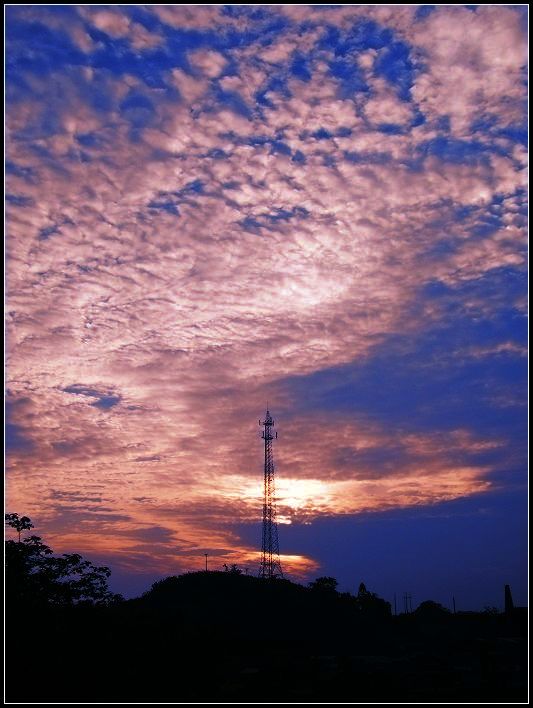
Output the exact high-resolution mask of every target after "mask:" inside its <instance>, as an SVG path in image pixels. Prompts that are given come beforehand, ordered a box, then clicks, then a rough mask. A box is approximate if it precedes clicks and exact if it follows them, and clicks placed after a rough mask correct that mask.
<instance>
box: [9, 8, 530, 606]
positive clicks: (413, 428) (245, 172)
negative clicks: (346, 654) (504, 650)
mask: <svg viewBox="0 0 533 708" xmlns="http://www.w3.org/2000/svg"><path fill="white" fill-rule="evenodd" d="M6 25H7V26H6V42H7V48H6V93H5V101H6V128H7V138H6V153H7V157H6V168H5V171H6V189H7V196H6V223H7V239H6V285H7V296H6V313H7V325H6V352H7V353H6V359H7V374H6V390H7V392H6V421H7V422H6V444H7V453H6V462H7V472H6V488H7V494H8V501H7V507H6V509H7V510H9V511H11V512H17V513H19V514H25V515H28V516H30V517H31V519H32V520H33V522H34V523H35V526H36V532H38V533H39V535H41V536H42V537H43V538H44V539H45V540H46V542H47V543H48V544H49V545H51V546H52V548H54V550H56V551H58V552H70V551H76V552H80V553H82V554H83V555H85V556H86V557H88V558H89V559H90V560H92V561H93V562H100V563H105V564H107V565H109V566H110V567H111V569H112V571H113V575H112V578H111V587H112V589H114V590H115V591H120V592H122V593H124V594H125V595H126V596H134V595H138V594H140V593H141V592H143V591H145V590H146V589H148V587H149V586H150V584H151V583H152V582H153V581H154V580H156V579H158V578H161V577H164V576H167V575H171V574H176V573H181V572H186V571H190V570H200V569H202V568H203V567H204V562H205V558H204V553H208V554H209V555H208V558H209V566H210V568H211V569H213V570H216V569H222V567H223V564H224V563H226V564H231V563H236V564H238V565H239V566H241V567H242V568H246V569H248V572H250V573H254V574H255V573H256V572H257V570H258V565H259V556H260V543H261V492H262V473H263V470H262V454H263V452H262V445H261V439H260V428H259V426H258V419H259V418H261V417H263V416H264V414H265V409H266V405H267V402H268V406H269V409H270V411H271V413H272V415H273V417H274V419H275V421H276V427H277V430H278V436H279V437H278V439H277V440H276V441H275V443H274V456H275V464H276V477H277V510H278V521H279V541H280V550H281V563H282V566H283V568H284V571H285V572H286V574H287V576H288V577H290V578H291V579H293V580H296V581H298V582H307V581H309V580H311V579H313V578H315V577H317V576H320V575H329V576H333V577H335V578H337V580H338V581H339V588H340V589H341V590H350V591H352V592H354V591H356V590H357V587H358V585H359V583H360V582H361V581H364V582H365V584H366V585H367V587H368V588H369V589H370V590H372V591H374V592H377V593H378V594H379V595H381V596H382V597H385V598H386V599H387V600H389V601H391V602H392V600H393V594H394V593H396V594H397V597H398V598H401V597H403V593H404V592H409V593H411V595H412V598H413V600H412V602H413V606H416V605H417V604H418V603H419V602H421V601H423V600H426V599H433V600H436V601H439V602H442V603H443V604H445V605H446V606H450V604H451V598H452V596H454V597H455V598H456V603H457V607H458V609H480V608H483V607H485V606H497V607H500V608H501V607H502V605H503V587H504V585H505V584H506V583H509V584H510V585H511V589H512V591H513V595H514V599H515V604H525V603H526V601H527V600H526V592H527V550H528V549H527V540H526V539H527V511H528V510H527V501H526V499H527V393H526V390H527V324H526V305H527V275H526V258H527V253H526V222H527V209H526V196H527V183H526V171H525V170H526V149H527V148H526V146H527V105H526V101H527V88H526V79H527V69H526V53H527V35H526V33H527V15H526V10H525V6H516V5H513V6H511V5H499V6H496V5H494V6H458V5H457V6H455V5H451V6H450V5H448V6H432V5H412V6H400V7H396V6H386V5H385V6H365V5H347V6H330V5H322V6H318V5H315V6H296V5H263V6H252V5H240V6H218V5H203V6H187V5H182V6H178V5H173V6H158V5H148V6H141V5H132V6H131V5H130V6H104V5H85V6H74V5H63V6H37V5H33V6H32V5H25V6H14V5H12V6H9V7H7V8H6ZM398 603H400V599H398Z"/></svg>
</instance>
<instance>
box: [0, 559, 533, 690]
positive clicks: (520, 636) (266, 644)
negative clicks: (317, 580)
mask: <svg viewBox="0 0 533 708" xmlns="http://www.w3.org/2000/svg"><path fill="white" fill-rule="evenodd" d="M382 609H383V608H382V607H378V609H377V610H376V611H373V610H372V607H367V608H364V609H363V611H362V610H361V607H360V606H358V605H357V603H356V602H355V598H353V597H352V596H347V595H339V594H337V593H335V592H325V591H322V592H320V591H311V590H309V589H307V588H304V587H302V586H299V585H296V584H293V583H290V582H288V581H280V580H276V581H264V580H258V579H257V578H253V577H250V576H244V575H236V574H232V573H214V572H213V573H193V574H188V575H184V576H180V577H178V578H168V579H167V580H166V581H163V582H162V583H159V584H156V586H154V588H153V589H152V590H151V591H150V592H149V593H146V594H145V595H144V596H143V597H142V598H138V599H136V600H129V601H126V602H123V603H118V604H116V605H112V606H109V607H91V606H85V607H81V606H78V607H55V608H54V607H46V608H43V607H41V608H37V607H33V608H30V607H16V606H15V607H12V608H11V609H10V608H8V610H7V615H6V616H7V620H8V625H7V633H6V650H7V658H6V675H7V677H8V679H7V685H6V700H7V702H9V703H14V702H17V703H18V702H20V703H22V702H25V703H31V702H74V703H75V702H93V703H100V702H101V703H108V702H173V703H181V702H206V701H212V702H236V703H248V702H255V703H261V702H279V703H286V702H288V703H290V702H304V703H305V702H349V703H372V702H392V703H398V702H449V703H463V702H480V703H486V702H490V703H495V702H496V703H497V702H505V703H510V702H527V700H528V695H527V665H528V661H527V658H528V657H527V617H526V616H525V614H524V613H523V612H520V611H519V610H517V611H515V612H514V613H513V614H511V615H504V614H490V613H458V614H456V615H453V614H451V613H445V612H440V613H439V612H436V613H431V612H430V613H427V614H425V615H424V614H423V613H422V614H420V613H419V614H416V613H413V614H411V615H400V616H398V617H391V616H388V615H387V613H384V612H383V611H382Z"/></svg>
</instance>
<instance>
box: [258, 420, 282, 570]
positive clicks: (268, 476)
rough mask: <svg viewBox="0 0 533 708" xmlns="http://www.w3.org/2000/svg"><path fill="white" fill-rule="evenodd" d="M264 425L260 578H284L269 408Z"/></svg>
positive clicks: (262, 423)
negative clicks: (280, 555) (280, 557)
mask: <svg viewBox="0 0 533 708" xmlns="http://www.w3.org/2000/svg"><path fill="white" fill-rule="evenodd" d="M259 425H263V426H264V428H265V429H264V430H263V432H262V434H261V437H262V438H263V440H264V441H265V477H264V496H263V542H262V545H261V566H260V568H259V577H260V578H270V579H271V578H282V577H283V572H282V570H281V562H280V559H279V541H278V525H277V522H276V498H275V484H274V455H273V454H272V441H273V440H275V439H276V438H277V437H278V434H277V433H276V432H274V431H273V427H274V420H273V418H272V416H271V415H270V412H269V410H268V408H267V412H266V417H265V420H263V421H261V420H260V421H259Z"/></svg>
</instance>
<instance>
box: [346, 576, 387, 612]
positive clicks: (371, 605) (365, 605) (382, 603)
mask: <svg viewBox="0 0 533 708" xmlns="http://www.w3.org/2000/svg"><path fill="white" fill-rule="evenodd" d="M355 604H356V607H357V609H358V611H359V612H361V613H362V614H363V615H367V616H369V617H370V616H372V617H389V616H390V615H391V606H390V602H387V601H386V600H383V599H382V598H381V597H379V596H378V595H376V593H374V592H369V591H368V590H367V589H366V585H365V584H364V583H361V584H360V585H359V592H358V593H357V597H356V598H355Z"/></svg>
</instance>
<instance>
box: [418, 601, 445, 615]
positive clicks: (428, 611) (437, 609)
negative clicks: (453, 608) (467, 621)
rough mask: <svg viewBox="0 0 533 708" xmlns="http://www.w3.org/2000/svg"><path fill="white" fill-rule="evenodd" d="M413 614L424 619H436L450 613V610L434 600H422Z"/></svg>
mask: <svg viewBox="0 0 533 708" xmlns="http://www.w3.org/2000/svg"><path fill="white" fill-rule="evenodd" d="M414 614H415V615H417V617H424V618H426V619H432V618H434V619H437V618H439V617H443V616H446V615H449V614H450V610H448V609H447V608H446V607H444V606H443V605H441V604H440V603H439V602H435V601H434V600H424V602H421V603H420V604H419V605H418V607H417V608H416V610H415V612H414Z"/></svg>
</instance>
